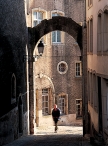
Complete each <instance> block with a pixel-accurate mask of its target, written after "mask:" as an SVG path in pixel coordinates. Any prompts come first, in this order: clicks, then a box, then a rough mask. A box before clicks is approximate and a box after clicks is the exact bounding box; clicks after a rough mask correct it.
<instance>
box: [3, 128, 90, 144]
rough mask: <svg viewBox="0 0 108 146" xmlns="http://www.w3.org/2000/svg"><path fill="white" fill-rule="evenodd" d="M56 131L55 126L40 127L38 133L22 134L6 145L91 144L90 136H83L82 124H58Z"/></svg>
mask: <svg viewBox="0 0 108 146" xmlns="http://www.w3.org/2000/svg"><path fill="white" fill-rule="evenodd" d="M58 128H59V129H58V132H57V133H54V126H48V127H47V126H46V127H39V128H37V130H36V134H34V135H28V136H22V137H21V138H19V139H18V140H15V141H14V142H12V143H10V144H7V145H5V146H91V145H90V142H89V138H84V137H83V135H82V134H83V127H82V126H58Z"/></svg>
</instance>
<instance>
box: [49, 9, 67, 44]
mask: <svg viewBox="0 0 108 146" xmlns="http://www.w3.org/2000/svg"><path fill="white" fill-rule="evenodd" d="M54 13H55V14H58V16H64V12H62V11H59V10H53V11H51V18H52V17H54V16H53V14H54ZM54 32H55V33H56V34H55V35H56V36H55V38H56V39H55V40H56V41H53V37H52V36H53V33H54ZM57 32H60V41H57ZM51 43H52V44H54V45H55V44H62V43H64V32H62V31H60V30H55V31H52V32H51Z"/></svg>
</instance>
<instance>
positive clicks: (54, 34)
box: [52, 13, 61, 43]
mask: <svg viewBox="0 0 108 146" xmlns="http://www.w3.org/2000/svg"><path fill="white" fill-rule="evenodd" d="M55 16H60V15H59V14H58V13H52V17H55ZM52 42H53V43H60V42H61V32H60V31H58V30H57V31H53V32H52Z"/></svg>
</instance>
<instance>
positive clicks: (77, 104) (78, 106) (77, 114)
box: [76, 99, 82, 117]
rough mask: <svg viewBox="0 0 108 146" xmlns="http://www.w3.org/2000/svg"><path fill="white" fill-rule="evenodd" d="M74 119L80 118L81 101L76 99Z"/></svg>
mask: <svg viewBox="0 0 108 146" xmlns="http://www.w3.org/2000/svg"><path fill="white" fill-rule="evenodd" d="M76 117H82V99H76Z"/></svg>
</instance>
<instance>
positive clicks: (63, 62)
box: [57, 61, 68, 74]
mask: <svg viewBox="0 0 108 146" xmlns="http://www.w3.org/2000/svg"><path fill="white" fill-rule="evenodd" d="M60 64H64V65H65V71H63V72H62V71H60V70H59V66H60ZM57 71H58V72H59V73H60V74H66V73H67V71H68V65H67V63H66V62H65V61H60V62H59V63H58V64H57Z"/></svg>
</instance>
